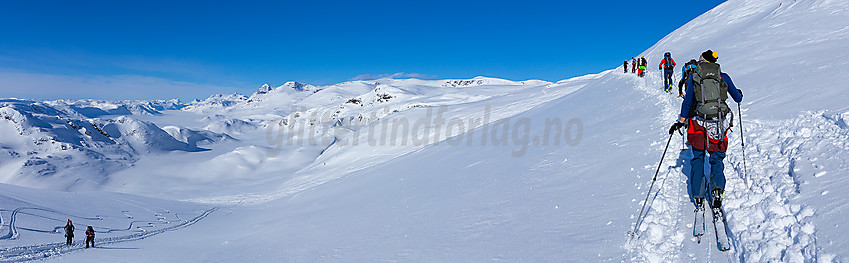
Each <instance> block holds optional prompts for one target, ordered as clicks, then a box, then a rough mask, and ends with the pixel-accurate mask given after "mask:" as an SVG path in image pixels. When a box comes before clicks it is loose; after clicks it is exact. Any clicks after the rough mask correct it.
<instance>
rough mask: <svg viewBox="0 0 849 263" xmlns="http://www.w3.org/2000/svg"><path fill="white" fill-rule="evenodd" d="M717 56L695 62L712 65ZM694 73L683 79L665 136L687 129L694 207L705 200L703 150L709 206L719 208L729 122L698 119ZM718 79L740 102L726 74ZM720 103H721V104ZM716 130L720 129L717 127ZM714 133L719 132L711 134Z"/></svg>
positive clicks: (708, 54) (711, 54) (740, 96)
mask: <svg viewBox="0 0 849 263" xmlns="http://www.w3.org/2000/svg"><path fill="white" fill-rule="evenodd" d="M718 57H719V56H718V55H717V54H716V52H713V51H710V50H708V51H705V53H702V56H701V58H700V60H699V63H700V64H701V63H716V60H717V59H718ZM694 75H696V73H694V74H690V77H689V78H688V79H687V92H686V94H685V95H684V101H683V102H682V103H681V112H680V114H679V116H678V122H676V123H675V124H673V125H672V127H671V128H670V129H669V133H670V134H672V133H674V132H675V131H676V130H678V129H680V128H681V127H684V126H685V123H688V124H687V125H686V126H687V140H688V141H689V143H690V146H691V147H692V151H693V158H692V160H691V161H690V167H691V169H690V183H691V184H690V187H691V188H690V191H691V193H692V194H693V198H694V199H695V202H696V205H697V206H701V205H702V202H703V201H704V198H705V190H706V189H705V187H704V185H703V183H704V182H705V173H704V164H705V163H704V162H705V151H708V153H709V154H710V160H709V162H710V185H709V189H710V190H711V197H712V200H713V203H711V207H719V206H720V205H721V202H722V193H723V191H724V190H725V174H724V172H723V170H724V169H725V165H724V164H723V163H722V160H723V159H725V151H726V149H727V148H728V137H727V136H726V133H727V131H728V130H729V128H730V126H731V121H730V120H729V119H727V118H725V117H722V115H720V116H721V117H718V118H714V119H706V118H703V117H702V116H698V114H697V113H696V106H697V105H698V102H697V101H696V98H695V91H694V85H693V78H694ZM720 76H721V77H722V80H723V81H724V82H725V83H726V84H727V87H728V91H727V93H728V94H730V95H731V97H732V98H733V99H734V101H735V102H737V103H740V102H741V101H743V94H742V92H741V91H740V90H739V89H737V87H736V86H734V82H732V81H731V77H730V76H728V74H726V73H723V72H720ZM723 103H724V102H723ZM717 127H720V128H717ZM715 130H719V132H717V133H714V131H715Z"/></svg>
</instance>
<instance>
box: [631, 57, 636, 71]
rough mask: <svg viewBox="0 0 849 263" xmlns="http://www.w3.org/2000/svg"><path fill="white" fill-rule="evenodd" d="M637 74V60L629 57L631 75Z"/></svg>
mask: <svg viewBox="0 0 849 263" xmlns="http://www.w3.org/2000/svg"><path fill="white" fill-rule="evenodd" d="M634 73H637V59H636V58H634V57H631V74H634Z"/></svg>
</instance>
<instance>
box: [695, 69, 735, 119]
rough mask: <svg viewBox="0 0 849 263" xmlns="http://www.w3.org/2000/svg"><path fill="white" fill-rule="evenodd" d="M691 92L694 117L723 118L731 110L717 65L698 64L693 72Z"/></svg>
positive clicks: (725, 87)
mask: <svg viewBox="0 0 849 263" xmlns="http://www.w3.org/2000/svg"><path fill="white" fill-rule="evenodd" d="M693 92H694V94H693V95H695V100H696V102H697V103H696V115H698V116H701V117H702V118H705V119H717V118H725V115H727V114H728V113H729V112H731V108H729V107H728V104H726V103H725V100H726V99H728V84H727V83H725V81H724V80H722V76H721V75H720V70H719V64H716V63H710V62H699V64H698V66H696V68H695V70H694V72H693Z"/></svg>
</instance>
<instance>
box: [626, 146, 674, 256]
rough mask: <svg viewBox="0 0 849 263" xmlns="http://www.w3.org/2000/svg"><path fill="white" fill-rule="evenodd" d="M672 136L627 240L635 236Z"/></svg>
mask: <svg viewBox="0 0 849 263" xmlns="http://www.w3.org/2000/svg"><path fill="white" fill-rule="evenodd" d="M672 135H674V133H673V134H670V135H669V139H667V140H666V147H665V148H663V155H661V156H660V163H658V164H657V171H655V172H654V177H652V179H651V186H649V191H648V192H646V200H645V201H643V208H640V215H639V216H637V223H636V224H635V225H634V231H633V232H631V238H630V239H629V240H633V239H634V235H636V234H637V227H639V226H640V219H641V218H642V217H643V212H644V211H645V209H646V204H647V203H648V202H649V196H650V195H651V190H652V188H654V182H655V181H657V174H658V173H660V167H661V166H662V165H663V158H666V150H668V149H669V142H671V141H672ZM629 242H630V241H629Z"/></svg>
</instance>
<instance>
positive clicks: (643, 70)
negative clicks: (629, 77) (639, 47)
mask: <svg viewBox="0 0 849 263" xmlns="http://www.w3.org/2000/svg"><path fill="white" fill-rule="evenodd" d="M637 64H638V65H639V68H638V69H637V76H640V77H643V76H645V75H646V64H647V62H646V57H640V61H638V62H637Z"/></svg>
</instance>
